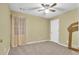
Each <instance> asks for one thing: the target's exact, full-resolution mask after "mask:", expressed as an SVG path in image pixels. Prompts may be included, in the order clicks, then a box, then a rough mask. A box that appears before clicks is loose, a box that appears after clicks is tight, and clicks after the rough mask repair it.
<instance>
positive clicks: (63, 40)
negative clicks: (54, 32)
mask: <svg viewBox="0 0 79 59" xmlns="http://www.w3.org/2000/svg"><path fill="white" fill-rule="evenodd" d="M54 19H59V20H60V24H59V26H60V27H59V36H60V37H59V43H60V44H62V45H66V46H68V39H69V32H68V30H67V28H68V26H69V25H70V24H72V23H74V22H77V21H78V9H74V10H72V11H69V12H66V13H64V14H62V15H59V16H56V17H54V18H52V20H54ZM75 39H76V35H75Z"/></svg>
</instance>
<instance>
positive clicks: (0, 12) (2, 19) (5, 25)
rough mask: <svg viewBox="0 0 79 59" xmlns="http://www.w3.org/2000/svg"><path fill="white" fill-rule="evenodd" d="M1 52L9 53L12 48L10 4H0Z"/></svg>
mask: <svg viewBox="0 0 79 59" xmlns="http://www.w3.org/2000/svg"><path fill="white" fill-rule="evenodd" d="M1 40H2V41H3V42H0V54H7V53H8V51H9V48H10V11H9V8H8V4H0V41H1Z"/></svg>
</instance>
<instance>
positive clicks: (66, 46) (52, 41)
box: [50, 40, 68, 47]
mask: <svg viewBox="0 0 79 59" xmlns="http://www.w3.org/2000/svg"><path fill="white" fill-rule="evenodd" d="M50 41H51V40H50ZM51 42H53V41H51ZM55 43H57V42H55ZM57 44H59V45H62V46H65V47H68V46H67V45H64V44H61V43H57Z"/></svg>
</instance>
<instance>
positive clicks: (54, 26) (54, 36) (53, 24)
mask: <svg viewBox="0 0 79 59" xmlns="http://www.w3.org/2000/svg"><path fill="white" fill-rule="evenodd" d="M50 38H51V41H53V42H56V43H59V19H55V20H51V21H50Z"/></svg>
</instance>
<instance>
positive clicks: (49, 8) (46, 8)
mask: <svg viewBox="0 0 79 59" xmlns="http://www.w3.org/2000/svg"><path fill="white" fill-rule="evenodd" d="M56 5H57V3H53V4H41V6H42V7H33V8H28V9H22V8H20V9H22V10H37V11H38V12H41V11H44V14H47V13H49V12H56V10H57V9H58V10H64V9H62V8H58V7H57V8H56V7H55V6H56ZM54 7H55V8H54Z"/></svg>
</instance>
